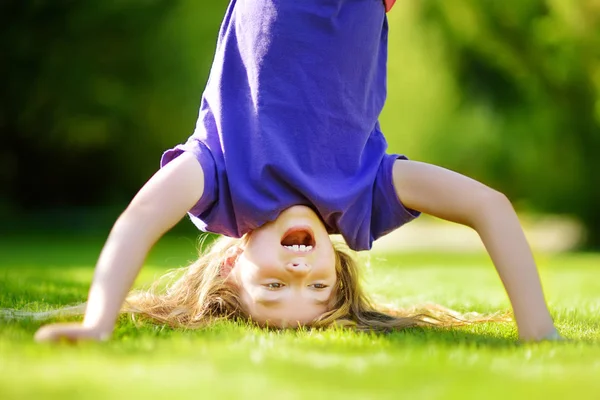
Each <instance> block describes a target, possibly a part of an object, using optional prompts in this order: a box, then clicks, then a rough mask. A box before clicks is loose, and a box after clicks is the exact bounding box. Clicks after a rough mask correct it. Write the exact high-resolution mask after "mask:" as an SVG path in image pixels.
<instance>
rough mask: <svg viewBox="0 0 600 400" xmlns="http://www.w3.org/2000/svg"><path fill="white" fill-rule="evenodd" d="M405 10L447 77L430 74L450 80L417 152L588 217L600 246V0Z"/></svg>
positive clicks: (543, 207)
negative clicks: (599, 181) (599, 178)
mask: <svg viewBox="0 0 600 400" xmlns="http://www.w3.org/2000/svg"><path fill="white" fill-rule="evenodd" d="M395 11H396V12H398V11H399V10H395ZM403 11H405V12H407V13H412V14H413V15H414V21H413V22H414V23H415V24H416V25H417V26H418V27H419V28H418V29H419V31H418V33H419V34H420V35H422V36H423V37H425V38H429V39H428V41H426V42H425V45H423V44H422V45H421V47H420V49H422V48H427V47H428V46H429V49H431V48H433V49H434V54H428V56H427V58H428V60H427V61H428V62H431V63H434V65H437V66H436V67H435V68H436V69H434V70H433V71H432V72H433V74H437V75H442V76H444V77H445V78H444V79H441V80H440V78H439V77H436V76H429V77H427V79H433V80H436V79H437V80H438V81H440V82H441V84H440V86H439V87H437V88H436V89H435V90H434V92H435V93H436V94H437V95H439V97H440V98H442V103H443V104H441V105H440V108H441V110H440V115H439V116H438V117H437V118H436V117H434V118H435V122H434V123H433V126H432V127H431V128H429V131H427V130H422V131H421V132H419V131H417V132H416V134H417V135H418V134H419V133H422V134H423V135H422V136H421V138H420V139H417V143H418V144H417V146H416V149H415V151H416V153H420V154H421V155H422V156H423V157H425V158H427V159H429V160H431V161H434V162H439V163H442V164H444V165H446V166H448V167H451V168H454V169H457V170H459V171H461V172H464V173H467V174H470V175H473V176H475V177H478V178H480V179H481V180H483V181H484V182H486V183H489V184H491V185H492V186H495V187H498V188H500V189H502V190H503V191H505V192H507V193H508V194H509V195H510V196H511V197H513V198H516V199H525V200H527V204H528V205H529V206H530V207H531V208H534V209H536V210H539V211H546V212H554V213H565V214H571V215H574V216H576V217H579V218H580V219H581V221H582V222H583V223H584V224H585V225H586V226H587V227H588V228H589V243H590V244H591V245H595V246H600V228H599V227H600V208H599V207H598V206H597V204H598V203H600V185H598V184H596V179H597V177H596V174H597V172H598V171H600V157H598V155H597V152H598V151H599V150H600V97H599V94H600V3H598V2H597V1H592V0H582V1H578V2H568V1H561V0H529V1H524V2H523V1H504V2H501V1H476V0H457V1H452V2H440V1H433V0H427V1H424V2H422V3H419V4H418V6H415V7H413V8H412V9H409V8H406V9H405V10H403ZM401 18H405V17H401ZM394 26H395V25H394V24H392V28H393V27H394ZM408 48H410V46H408ZM395 50H398V49H392V51H395ZM413 54H419V53H418V51H417V52H416V53H413ZM408 56H410V54H409V55H408ZM408 56H407V55H402V56H400V57H408ZM393 62H394V60H392V63H393ZM428 68H430V69H431V67H428ZM400 73H401V72H400ZM391 79H393V78H391ZM398 89H399V87H397V86H396V87H395V86H392V89H391V90H392V91H393V90H398ZM411 95H412V96H419V94H418V93H412V94H411ZM437 101H438V102H439V99H438V100H437ZM398 103H399V102H396V105H398ZM389 107H391V108H393V107H394V103H393V102H391V103H390V104H389ZM405 107H410V105H408V104H407V105H405ZM431 112H432V113H435V112H436V110H431ZM399 118H400V117H399ZM399 118H398V119H395V118H394V117H393V115H390V116H389V117H388V118H387V119H386V121H387V122H388V123H389V124H390V125H392V126H394V125H397V126H401V124H402V122H401V121H400V119H399ZM410 134H412V133H410ZM392 142H393V145H396V143H397V142H398V139H397V138H395V140H392Z"/></svg>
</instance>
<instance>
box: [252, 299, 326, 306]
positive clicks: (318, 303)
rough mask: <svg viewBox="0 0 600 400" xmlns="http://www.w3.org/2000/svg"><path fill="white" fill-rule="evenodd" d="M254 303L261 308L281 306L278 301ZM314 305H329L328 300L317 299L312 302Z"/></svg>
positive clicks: (257, 300) (269, 300)
mask: <svg viewBox="0 0 600 400" xmlns="http://www.w3.org/2000/svg"><path fill="white" fill-rule="evenodd" d="M254 301H255V302H256V303H258V304H261V305H263V306H267V307H275V306H278V305H280V304H281V300H280V299H261V298H258V299H255V300H254ZM314 304H315V305H317V306H327V305H329V299H325V300H319V299H315V300H314Z"/></svg>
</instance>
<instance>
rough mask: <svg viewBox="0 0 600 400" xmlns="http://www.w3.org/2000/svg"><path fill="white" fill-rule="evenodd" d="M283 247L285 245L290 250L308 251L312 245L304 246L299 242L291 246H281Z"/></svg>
mask: <svg viewBox="0 0 600 400" xmlns="http://www.w3.org/2000/svg"><path fill="white" fill-rule="evenodd" d="M283 247H285V248H286V249H288V250H291V251H296V252H298V251H301V252H304V253H306V252H309V251H311V250H312V249H313V247H312V246H305V245H303V244H301V245H297V244H295V245H293V246H283Z"/></svg>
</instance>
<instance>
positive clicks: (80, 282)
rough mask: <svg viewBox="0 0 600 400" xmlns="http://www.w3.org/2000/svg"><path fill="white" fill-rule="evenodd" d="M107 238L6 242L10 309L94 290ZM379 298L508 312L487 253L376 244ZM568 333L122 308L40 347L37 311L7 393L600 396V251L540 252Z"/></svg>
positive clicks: (21, 331) (169, 243)
mask: <svg viewBox="0 0 600 400" xmlns="http://www.w3.org/2000/svg"><path fill="white" fill-rule="evenodd" d="M101 246H102V240H98V239H95V238H85V237H81V238H60V237H50V238H49V237H35V238H25V237H22V238H4V239H2V240H0V308H27V309H34V310H42V309H46V308H48V307H49V306H52V307H56V306H61V305H67V304H76V303H78V302H81V301H83V300H85V297H86V294H87V289H88V286H89V283H90V280H91V277H92V273H93V264H94V262H95V258H96V256H97V254H98V252H99V250H100V248H101ZM193 257H194V243H193V240H191V239H185V238H167V239H165V240H163V241H162V242H161V243H160V244H159V246H158V247H157V248H156V249H155V251H154V252H153V253H152V254H151V256H150V257H149V259H148V261H147V266H146V267H145V269H144V271H143V273H142V275H141V276H140V279H139V280H138V284H140V285H142V284H146V283H148V282H151V281H152V279H153V278H154V277H155V276H158V275H160V274H161V273H162V272H163V271H164V270H165V269H166V268H167V267H176V266H181V265H185V264H186V263H187V261H189V260H191V259H193ZM367 261H368V267H366V268H365V270H366V271H365V277H366V279H367V286H368V288H369V291H370V292H371V293H373V294H376V296H375V297H376V299H377V300H378V301H382V302H387V303H392V304H395V305H397V306H410V305H414V304H422V303H426V302H435V303H439V304H443V305H446V306H449V307H452V308H455V309H458V310H460V311H467V310H472V311H480V312H492V311H498V310H506V309H507V308H508V301H507V299H506V296H505V294H504V292H503V289H502V287H501V285H500V282H499V280H498V278H497V277H496V275H495V272H494V270H493V267H492V266H491V264H490V262H489V261H488V260H487V258H486V256H485V255H483V254H473V255H471V254H466V255H465V254H401V255H397V256H393V257H392V256H386V257H383V256H380V255H371V256H370V259H368V260H367ZM538 261H539V264H540V271H541V275H542V279H543V281H544V285H545V290H546V293H547V297H548V300H549V303H550V306H551V309H552V312H553V314H554V316H555V318H556V322H557V325H558V327H559V330H560V331H561V332H562V333H563V334H564V335H565V336H567V337H568V338H569V339H571V341H569V342H566V343H534V344H518V343H517V342H516V331H515V328H514V326H512V325H511V324H486V325H478V326H472V327H468V328H460V329H452V330H428V329H425V330H421V329H417V330H408V331H404V332H399V333H395V334H391V335H369V334H357V333H352V332H347V331H339V330H330V331H324V332H317V331H313V332H311V331H302V332H293V331H288V332H273V331H270V332H267V331H262V330H259V329H255V328H249V327H247V326H244V325H236V324H233V323H231V324H222V325H219V326H217V327H215V328H212V329H209V330H203V331H183V330H179V331H173V330H169V329H165V328H163V327H158V326H152V325H144V326H142V327H135V326H134V325H133V324H132V323H131V322H129V321H127V320H126V319H123V320H122V321H121V322H120V323H119V325H118V327H117V329H116V332H115V335H114V338H113V339H112V340H111V341H110V342H107V343H83V344H78V345H75V346H72V345H66V344H61V345H39V344H35V343H34V342H33V341H32V335H33V333H34V332H35V330H36V329H37V328H38V327H39V323H36V322H32V321H20V322H10V323H8V322H6V321H3V322H2V321H0V399H28V398H31V399H38V398H39V399H47V398H61V399H80V398H86V399H109V398H110V399H113V398H129V399H137V398H147V399H154V398H156V399H164V398H167V399H181V398H203V399H213V398H248V399H306V398H310V399H325V398H327V399H332V398H357V399H378V398H381V399H387V398H390V399H392V398H394V399H395V398H419V399H420V398H424V399H430V398H465V399H481V398H508V399H510V400H513V399H516V398H536V399H537V398H544V399H554V398H556V399H562V398H572V397H574V396H576V397H577V398H589V399H598V398H600V323H599V322H598V316H599V315H600V279H598V276H599V273H600V269H599V268H600V255H596V254H572V255H560V256H551V257H550V256H539V257H538Z"/></svg>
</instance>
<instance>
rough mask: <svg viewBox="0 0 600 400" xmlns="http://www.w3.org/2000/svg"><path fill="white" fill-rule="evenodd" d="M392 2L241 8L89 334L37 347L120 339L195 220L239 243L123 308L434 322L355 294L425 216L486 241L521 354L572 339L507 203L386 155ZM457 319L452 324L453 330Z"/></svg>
mask: <svg viewBox="0 0 600 400" xmlns="http://www.w3.org/2000/svg"><path fill="white" fill-rule="evenodd" d="M392 3H393V2H392V1H385V2H383V1H382V0H318V1H317V0H303V1H287V0H264V1H254V0H232V2H231V4H230V5H229V8H228V10H227V14H226V16H225V19H224V21H223V24H222V27H221V30H220V34H219V39H218V43H217V48H216V55H215V59H214V63H213V66H212V70H211V73H210V79H209V81H208V83H207V86H206V89H205V92H204V95H203V97H202V103H201V108H200V115H199V118H198V123H197V125H196V130H195V132H194V133H193V135H192V136H191V137H190V138H189V140H188V141H187V142H186V143H185V144H184V145H179V146H177V147H175V148H174V149H171V150H169V151H167V152H166V153H165V154H164V155H163V158H162V160H161V167H162V168H161V169H160V170H159V171H158V172H157V173H156V174H155V175H154V176H153V177H152V178H151V179H150V180H149V181H148V182H147V183H146V184H145V185H144V187H143V188H142V189H141V190H140V192H139V193H138V194H137V195H136V196H135V198H134V199H133V201H132V202H131V204H130V205H129V207H128V208H127V209H126V210H125V212H124V213H123V214H122V215H121V216H120V217H119V219H118V220H117V222H116V223H115V225H114V227H113V229H112V231H111V233H110V235H109V238H108V241H107V242H106V245H105V247H104V249H103V250H102V253H101V255H100V258H99V261H98V264H97V267H96V273H95V276H94V281H93V284H92V287H91V290H90V293H89V299H88V302H87V308H86V311H85V318H84V321H83V323H81V324H55V325H49V326H45V327H43V328H41V329H40V330H39V331H38V332H37V334H36V338H37V339H38V340H57V339H60V338H66V339H70V340H79V339H106V338H108V337H110V335H111V332H112V331H113V327H114V324H115V321H116V318H117V315H118V314H119V312H120V310H121V309H122V306H123V302H124V299H125V298H126V295H127V293H128V291H129V289H130V287H131V286H132V284H133V281H134V279H135V277H136V276H137V274H138V271H139V269H140V267H141V266H142V263H143V261H144V258H145V256H146V254H147V253H148V251H149V250H150V248H151V247H152V245H153V244H154V243H155V242H156V241H157V240H158V239H159V238H160V237H161V236H162V235H163V234H164V233H165V232H166V231H167V230H169V229H170V228H171V227H172V226H173V225H174V224H176V223H177V222H178V221H179V220H180V219H181V218H182V217H183V216H184V215H185V214H186V213H189V215H190V217H191V219H192V221H193V222H194V223H195V224H196V225H198V226H199V227H200V228H201V229H202V230H205V231H210V232H216V233H220V234H222V235H225V236H227V237H231V238H241V239H227V240H225V241H223V242H222V243H218V244H217V245H216V246H215V247H214V248H213V249H212V250H211V251H210V252H209V253H208V254H206V255H205V256H204V257H202V258H201V259H200V260H199V261H198V262H197V263H195V264H194V265H192V266H191V267H189V269H188V270H187V271H186V272H185V273H184V275H183V276H182V277H181V278H180V279H179V280H178V281H176V282H175V283H174V284H173V285H172V286H171V287H169V288H168V289H167V291H166V292H165V294H163V295H152V294H137V295H133V296H131V297H130V298H129V301H128V305H127V306H126V307H125V309H129V310H130V311H134V312H139V313H142V314H145V315H147V316H149V317H152V318H154V319H156V320H159V321H162V322H166V323H169V324H172V325H176V326H177V325H184V326H202V325H206V324H207V323H208V322H210V321H212V320H215V319H218V318H227V317H243V318H248V319H251V320H252V321H254V322H256V323H259V324H261V325H268V326H271V327H293V326H298V325H311V326H327V325H330V324H332V323H336V324H343V325H354V326H356V327H358V328H359V329H380V328H381V329H394V328H402V327H405V326H413V325H415V324H418V323H419V322H420V321H422V319H419V318H417V317H414V318H410V317H407V318H400V317H393V316H388V315H386V314H382V313H380V312H378V311H376V310H375V309H373V308H372V307H371V306H369V303H368V301H367V300H366V298H365V297H364V295H363V293H362V292H361V291H360V289H359V287H358V286H357V283H356V282H357V278H356V273H357V271H356V267H355V265H354V263H353V262H352V260H351V257H350V256H349V255H348V254H347V253H346V252H344V251H343V250H341V249H339V248H338V247H337V245H333V244H332V242H331V240H330V237H329V234H330V233H340V234H341V235H342V236H343V237H344V239H345V241H346V243H347V244H348V246H349V247H350V248H352V249H353V250H366V249H369V248H370V247H371V244H372V242H373V240H375V239H377V238H378V237H381V236H382V235H385V234H386V233H389V232H391V231H393V230H394V229H397V228H398V227H400V226H401V225H403V224H405V223H406V222H408V221H410V220H412V219H414V218H415V217H417V216H418V215H419V213H420V212H424V213H428V214H431V215H434V216H436V217H440V218H443V219H446V220H449V221H454V222H458V223H461V224H464V225H468V226H470V227H472V228H473V229H475V230H476V231H477V232H478V233H479V235H480V236H481V239H482V240H483V242H484V244H485V246H486V248H487V250H488V252H489V254H490V256H491V258H492V260H493V262H494V265H495V266H496V268H497V271H498V273H499V275H500V277H501V279H502V281H503V283H504V286H505V288H506V291H507V292H508V296H509V298H510V300H511V303H512V307H513V311H514V315H515V319H516V322H517V325H518V328H519V336H520V338H521V339H523V340H540V339H544V338H550V339H552V338H558V335H557V333H556V330H555V328H554V325H553V322H552V319H551V317H550V314H549V312H548V309H547V306H546V303H545V300H544V296H543V293H542V288H541V285H540V280H539V277H538V273H537V270H536V266H535V263H534V260H533V257H532V254H531V251H530V249H529V247H528V244H527V242H526V239H525V237H524V235H523V232H522V229H521V227H520V224H519V221H518V219H517V216H516V214H515V212H514V211H513V208H512V206H511V204H510V202H509V201H508V200H507V199H506V197H505V196H504V195H502V194H500V193H498V192H496V191H494V190H492V189H490V188H488V187H486V186H484V185H483V184H481V183H478V182H476V181H474V180H471V179H469V178H466V177H464V176H462V175H459V174H457V173H454V172H451V171H448V170H445V169H443V168H440V167H436V166H433V165H428V164H424V163H419V162H415V161H408V160H407V159H406V158H405V157H404V156H401V155H397V154H387V153H386V148H387V144H386V140H385V138H384V136H383V134H382V132H381V130H380V126H379V123H378V117H379V114H380V112H381V110H382V108H383V105H384V101H385V97H386V61H387V34H388V25H387V19H386V16H385V12H386V10H389V8H391V4H392ZM441 319H442V320H443V318H441Z"/></svg>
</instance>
